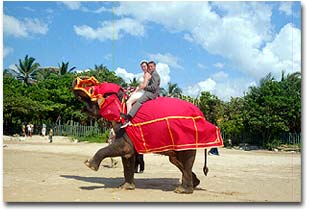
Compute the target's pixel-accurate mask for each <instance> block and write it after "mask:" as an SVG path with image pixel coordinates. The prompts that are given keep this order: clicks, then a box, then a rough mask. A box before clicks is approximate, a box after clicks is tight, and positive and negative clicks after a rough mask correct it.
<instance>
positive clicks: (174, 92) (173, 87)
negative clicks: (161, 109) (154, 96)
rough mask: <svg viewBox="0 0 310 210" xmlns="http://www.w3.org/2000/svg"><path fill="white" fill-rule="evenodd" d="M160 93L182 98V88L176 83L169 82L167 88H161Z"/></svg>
mask: <svg viewBox="0 0 310 210" xmlns="http://www.w3.org/2000/svg"><path fill="white" fill-rule="evenodd" d="M160 94H161V95H162V96H167V97H173V98H181V95H182V90H181V88H180V87H179V86H178V84H174V83H171V82H168V87H167V89H164V88H161V89H160Z"/></svg>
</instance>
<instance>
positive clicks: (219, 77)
mask: <svg viewBox="0 0 310 210" xmlns="http://www.w3.org/2000/svg"><path fill="white" fill-rule="evenodd" d="M211 78H212V79H214V80H215V81H221V80H226V79H227V78H228V74H227V73H225V72H223V71H219V72H217V73H214V74H213V75H212V76H211Z"/></svg>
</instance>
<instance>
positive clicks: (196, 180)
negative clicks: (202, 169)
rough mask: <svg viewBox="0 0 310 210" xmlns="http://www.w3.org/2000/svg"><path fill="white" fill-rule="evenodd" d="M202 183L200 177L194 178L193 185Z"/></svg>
mask: <svg viewBox="0 0 310 210" xmlns="http://www.w3.org/2000/svg"><path fill="white" fill-rule="evenodd" d="M199 184H200V180H199V179H197V178H196V179H193V187H194V188H195V187H197V186H198V185H199Z"/></svg>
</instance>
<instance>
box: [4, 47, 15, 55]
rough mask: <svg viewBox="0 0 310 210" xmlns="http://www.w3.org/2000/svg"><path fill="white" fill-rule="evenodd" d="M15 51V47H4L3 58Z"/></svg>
mask: <svg viewBox="0 0 310 210" xmlns="http://www.w3.org/2000/svg"><path fill="white" fill-rule="evenodd" d="M12 52H14V49H13V48H12V47H4V48H3V58H5V57H6V56H7V55H9V54H10V53H12Z"/></svg>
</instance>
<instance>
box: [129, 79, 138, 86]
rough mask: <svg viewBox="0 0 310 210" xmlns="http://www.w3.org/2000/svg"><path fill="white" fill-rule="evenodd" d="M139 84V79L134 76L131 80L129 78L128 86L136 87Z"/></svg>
mask: <svg viewBox="0 0 310 210" xmlns="http://www.w3.org/2000/svg"><path fill="white" fill-rule="evenodd" d="M138 85H139V81H138V79H137V78H136V77H134V78H133V79H132V80H130V83H129V86H130V87H137V86H138Z"/></svg>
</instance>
